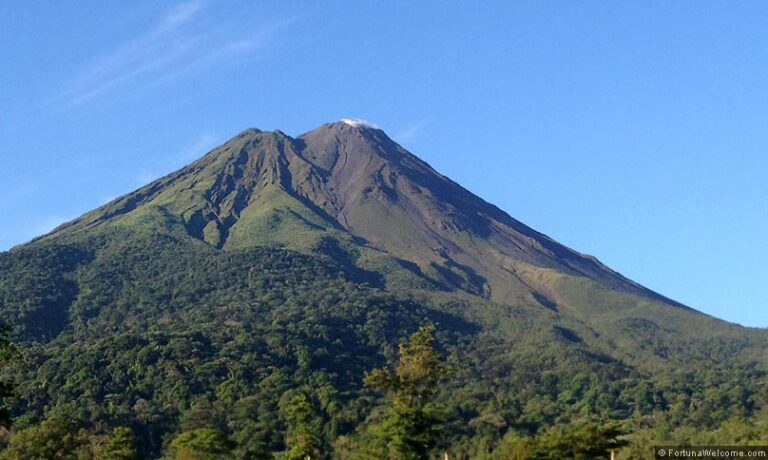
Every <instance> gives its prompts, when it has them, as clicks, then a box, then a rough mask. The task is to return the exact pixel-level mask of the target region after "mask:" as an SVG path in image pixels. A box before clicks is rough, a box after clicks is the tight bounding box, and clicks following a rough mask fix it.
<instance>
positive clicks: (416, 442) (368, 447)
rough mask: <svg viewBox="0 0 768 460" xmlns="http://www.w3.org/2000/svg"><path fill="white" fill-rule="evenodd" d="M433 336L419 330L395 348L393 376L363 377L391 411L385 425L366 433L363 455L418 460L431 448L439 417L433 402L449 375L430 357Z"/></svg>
mask: <svg viewBox="0 0 768 460" xmlns="http://www.w3.org/2000/svg"><path fill="white" fill-rule="evenodd" d="M433 332H434V327H433V326H422V327H421V328H419V330H418V331H416V332H415V333H414V334H413V335H412V336H411V337H410V340H409V341H408V342H407V343H403V344H401V345H400V362H399V363H398V365H397V367H396V368H395V370H394V372H393V371H391V370H389V369H375V370H373V371H371V372H370V373H368V374H367V375H366V376H365V384H366V385H367V386H368V387H370V388H373V389H375V390H378V391H381V392H383V393H384V394H385V395H386V398H387V399H388V400H389V402H390V403H391V405H390V407H389V408H388V409H387V411H386V413H385V416H384V419H383V420H382V421H381V422H379V423H378V424H376V425H373V426H371V427H370V428H369V431H368V433H367V438H368V439H364V440H363V442H364V445H363V446H362V447H363V450H365V451H366V454H364V455H370V454H375V455H377V456H378V457H380V458H386V459H391V460H421V459H426V458H428V456H429V452H430V450H431V449H432V448H434V447H435V446H436V444H437V441H438V437H439V433H440V428H441V425H442V419H443V416H442V414H441V411H440V408H439V407H438V406H436V405H435V404H434V399H435V396H437V393H438V391H439V390H440V385H441V383H442V382H443V381H444V380H445V379H446V378H447V377H448V376H450V375H451V374H452V373H453V369H452V368H451V367H450V366H448V365H446V364H445V363H444V362H443V359H442V357H441V356H440V355H439V354H438V353H437V351H435V348H434V342H435V339H434V337H432V333H433Z"/></svg>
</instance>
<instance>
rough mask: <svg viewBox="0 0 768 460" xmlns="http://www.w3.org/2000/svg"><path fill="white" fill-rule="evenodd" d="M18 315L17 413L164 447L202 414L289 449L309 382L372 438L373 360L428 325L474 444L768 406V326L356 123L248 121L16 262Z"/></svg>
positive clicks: (243, 438) (7, 318)
mask: <svg viewBox="0 0 768 460" xmlns="http://www.w3.org/2000/svg"><path fill="white" fill-rule="evenodd" d="M0 319H2V320H3V321H4V322H5V323H7V324H9V325H11V326H12V328H13V338H14V339H15V340H16V341H17V342H18V343H19V344H20V346H21V347H23V348H26V349H27V350H28V359H26V360H25V361H24V362H22V363H19V364H17V365H16V368H15V370H14V375H16V376H17V380H18V385H19V394H20V397H19V398H18V400H17V401H16V403H15V405H14V406H13V407H12V408H11V409H12V410H11V412H12V413H13V414H14V415H16V416H17V417H21V419H22V420H25V421H26V422H25V423H28V424H31V423H33V422H37V421H40V420H43V419H45V418H47V417H50V416H52V414H53V415H56V414H59V415H61V414H65V415H66V417H67V418H68V419H71V420H73V421H76V422H77V423H79V424H81V425H82V426H85V427H86V428H88V429H91V430H98V429H100V428H99V427H115V426H120V425H130V426H133V427H134V428H135V429H136V430H137V433H138V436H139V438H140V439H141V440H142V441H143V443H142V448H141V449H143V450H142V452H143V454H142V455H145V456H147V458H149V457H152V456H156V455H159V453H161V452H162V451H163V449H167V445H168V439H170V438H169V437H170V436H172V435H173V434H174V433H177V432H180V431H183V430H184V429H189V428H190V427H198V426H215V427H219V429H221V430H222V431H226V432H227V433H228V434H229V435H231V436H232V437H233V439H239V440H240V441H238V442H239V443H240V444H238V445H239V446H240V447H238V449H241V450H240V451H238V452H240V454H238V455H240V457H238V458H268V457H269V455H271V454H269V453H270V452H276V451H280V450H281V449H283V448H284V445H283V444H282V442H283V441H282V439H283V438H284V436H283V435H284V433H285V430H286V424H289V422H290V421H289V420H287V419H285V415H284V411H283V410H282V409H281V407H283V406H281V404H284V402H282V403H281V401H282V399H281V398H282V397H283V396H282V395H283V394H284V393H285V394H292V393H290V392H295V391H302V392H304V394H306V395H307V398H308V400H309V401H311V402H312V404H314V406H313V407H315V408H316V409H315V410H316V411H317V414H316V416H317V417H318V419H322V421H323V426H325V427H326V428H324V431H323V434H322V436H323V439H324V440H325V441H324V442H325V443H326V445H331V444H333V443H334V442H336V441H337V440H338V439H341V438H339V437H347V438H349V437H350V436H352V437H354V433H355V432H356V430H357V429H358V427H360V426H364V425H365V423H367V422H366V420H367V419H366V414H367V409H370V408H371V405H372V404H373V403H372V401H373V400H372V399H371V396H370V393H368V392H366V390H365V389H364V387H363V385H362V380H363V375H364V373H365V372H366V371H367V370H370V369H372V368H373V367H374V366H380V365H386V364H387V363H389V364H392V363H393V361H394V360H396V359H397V356H396V355H397V344H398V341H399V340H401V339H402V338H403V337H405V336H407V335H408V334H410V333H411V332H413V331H414V330H415V329H416V328H417V327H419V326H420V325H423V324H434V325H435V326H436V331H437V332H436V333H437V334H438V337H437V338H438V340H439V342H440V343H441V344H442V345H441V346H442V347H443V348H442V349H441V351H442V352H444V353H445V355H446V356H448V357H449V359H450V360H451V361H452V363H454V365H455V367H456V369H457V377H456V381H455V382H454V383H453V384H452V385H453V386H450V387H448V388H446V389H445V391H444V392H443V396H442V398H443V401H445V403H446V404H447V405H448V406H450V407H451V408H452V409H453V413H454V414H457V415H456V417H457V418H456V420H455V422H454V425H452V428H451V431H450V433H449V437H448V440H447V441H446V443H447V445H451V446H453V448H454V450H453V451H454V452H458V451H461V452H465V453H466V455H469V456H472V455H475V454H473V453H472V452H473V451H471V449H469V448H468V447H467V446H468V445H471V446H476V445H486V444H482V443H490V444H488V445H491V446H492V445H494V443H497V442H499V440H500V439H501V438H502V437H503V436H504V434H505V433H512V432H514V433H535V432H536V431H537V430H539V429H544V428H545V427H547V426H550V425H553V424H555V423H560V422H562V421H568V420H573V419H575V418H578V417H592V418H601V419H619V420H635V421H638V420H639V422H637V423H641V422H642V423H643V424H645V425H643V426H647V425H648V424H653V423H658V424H660V426H661V424H665V425H664V426H665V427H672V428H670V429H674V428H676V427H686V426H688V427H691V426H693V427H700V428H708V427H715V426H718V424H719V423H722V422H723V421H724V420H726V419H727V418H728V417H730V416H734V414H735V415H738V416H745V417H749V416H752V414H754V413H756V412H757V411H758V410H759V409H760V408H761V407H763V406H764V402H765V401H766V400H768V396H767V395H766V394H765V386H764V385H760V384H759V382H760V381H761V380H762V379H764V378H765V375H766V374H765V369H766V366H768V353H766V350H768V334H766V332H765V331H764V330H760V329H750V328H744V327H741V326H738V325H735V324H730V323H727V322H725V321H721V320H718V319H716V318H713V317H711V316H708V315H705V314H703V313H701V312H699V311H697V310H695V309H693V308H689V307H687V306H685V305H682V304H680V303H678V302H675V301H673V300H670V299H668V298H666V297H664V296H662V295H660V294H658V293H656V292H653V291H652V290H650V289H647V288H645V287H643V286H641V285H640V284H638V283H636V282H633V281H632V280H629V279H627V278H625V277H624V276H622V275H621V274H619V273H617V272H616V271H614V270H612V269H610V268H609V267H607V266H605V265H604V264H602V263H601V262H600V261H599V260H598V259H596V258H595V257H592V256H589V255H585V254H582V253H580V252H578V251H576V250H573V249H570V248H568V247H566V246H564V245H562V244H560V243H558V242H557V241H555V240H553V239H552V238H550V237H548V236H546V235H545V234H543V233H541V232H538V231H536V230H534V229H532V228H530V227H528V226H526V225H525V224H523V223H522V222H520V221H518V220H516V219H515V218H513V217H511V216H510V215H509V214H507V213H506V212H504V211H503V210H501V209H499V208H498V207H496V206H494V205H492V204H490V203H488V202H486V201H484V200H482V199H481V198H479V197H477V196H476V195H474V194H472V193H471V192H470V191H468V190H466V189H464V188H463V187H461V186H460V185H459V184H457V183H456V182H454V181H452V180H451V179H449V178H447V177H445V176H443V175H442V174H440V173H439V172H437V171H436V170H435V169H433V168H432V167H431V166H430V165H428V164H427V163H425V162H424V161H422V160H420V159H419V158H418V157H417V156H415V155H414V154H412V153H410V152H408V151H407V150H406V149H404V148H403V147H402V146H400V145H399V144H397V143H396V142H395V141H394V140H392V139H390V138H389V137H388V136H387V134H386V133H385V132H384V131H382V130H381V129H379V128H377V127H375V126H372V125H369V124H367V123H364V122H361V121H358V120H348V119H347V120H341V121H339V122H334V123H327V124H324V125H322V126H320V127H318V128H316V129H314V130H312V131H309V132H307V133H304V134H302V135H300V136H298V137H291V136H289V135H287V134H285V133H283V132H281V131H261V130H258V129H248V130H246V131H243V132H242V133H240V134H238V135H237V136H235V137H234V138H232V139H231V140H229V141H228V142H226V143H225V144H223V145H221V146H220V147H218V148H216V149H214V150H212V151H211V152H209V153H207V154H206V155H205V156H203V157H202V158H200V159H199V160H197V161H195V162H193V163H191V164H189V165H187V166H185V167H183V168H181V169H179V170H178V171H175V172H173V173H171V174H169V175H167V176H165V177H162V178H160V179H158V180H156V181H154V182H152V183H150V184H147V185H146V186H144V187H141V188H139V189H138V190H136V191H134V192H132V193H129V194H127V195H125V196H122V197H120V198H117V199H115V200H113V201H111V202H110V203H108V204H106V205H104V206H102V207H100V208H98V209H95V210H93V211H91V212H89V213H87V214H85V215H83V216H81V217H79V218H77V219H75V220H73V221H71V222H68V223H66V224H64V225H62V226H60V227H58V228H57V229H55V230H54V231H52V232H51V233H49V234H47V235H43V236H41V237H39V238H36V239H35V240H33V241H31V242H29V243H27V244H24V245H21V246H18V247H16V248H14V249H12V250H11V251H8V252H5V253H0ZM666 414H672V415H669V416H667V415H666ZM667 417H669V418H667ZM633 423H635V422H633ZM347 438H343V439H347ZM467 440H471V442H470V441H467ZM481 441H482V442H481ZM345 442H346V441H345ZM478 443H479V444H478ZM649 445H650V444H649ZM461 446H464V447H461ZM249 449H251V450H249ZM254 449H255V450H254ZM259 449H261V450H259ZM461 449H465V450H464V451H462V450H461ZM467 449H469V450H467ZM257 451H258V452H260V453H258V454H253V455H251V454H249V453H248V452H257ZM249 455H251V456H249ZM260 455H261V456H260ZM478 455H479V454H478ZM269 458H271V457H269ZM457 458H459V457H457ZM483 458H484V457H483Z"/></svg>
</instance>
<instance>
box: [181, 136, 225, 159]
mask: <svg viewBox="0 0 768 460" xmlns="http://www.w3.org/2000/svg"><path fill="white" fill-rule="evenodd" d="M218 145H219V140H218V138H217V137H216V136H214V135H213V134H210V133H205V134H202V135H201V136H200V137H199V138H198V139H197V140H196V141H195V142H194V143H192V144H191V145H190V146H189V147H187V148H186V149H184V150H183V151H182V152H180V153H179V154H178V155H177V156H176V158H175V159H174V163H175V164H174V167H178V166H183V165H185V164H187V163H189V162H191V161H194V160H197V159H198V158H200V157H202V156H203V155H205V154H206V153H208V152H209V151H211V150H212V149H213V148H214V147H216V146H218Z"/></svg>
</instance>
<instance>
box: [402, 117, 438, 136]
mask: <svg viewBox="0 0 768 460" xmlns="http://www.w3.org/2000/svg"><path fill="white" fill-rule="evenodd" d="M430 123H431V121H430V119H428V118H424V119H421V120H419V121H416V122H413V123H411V124H410V125H408V126H406V127H405V128H403V129H402V130H400V131H398V132H397V133H396V134H395V140H396V141H409V140H411V139H413V138H415V137H416V136H417V135H418V134H419V133H420V132H421V131H423V130H424V128H426V127H427V126H429V124H430Z"/></svg>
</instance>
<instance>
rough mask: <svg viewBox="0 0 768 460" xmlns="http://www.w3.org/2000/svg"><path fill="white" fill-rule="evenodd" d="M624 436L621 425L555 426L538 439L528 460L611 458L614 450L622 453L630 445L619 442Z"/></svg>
mask: <svg viewBox="0 0 768 460" xmlns="http://www.w3.org/2000/svg"><path fill="white" fill-rule="evenodd" d="M623 434H625V432H624V430H623V429H622V427H621V425H620V424H619V423H618V422H608V423H605V424H598V423H594V422H587V423H584V424H581V425H578V426H573V425H565V426H555V427H552V428H550V429H549V430H547V431H545V432H544V433H543V434H541V435H539V436H537V437H536V440H535V446H534V447H533V448H532V449H531V453H530V454H529V457H528V458H530V459H532V460H549V459H552V460H554V459H562V458H572V459H574V460H593V459H608V458H610V451H611V450H612V449H614V450H618V449H619V448H621V447H624V446H626V445H627V441H625V440H623V439H619V437H620V436H621V435H623Z"/></svg>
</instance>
